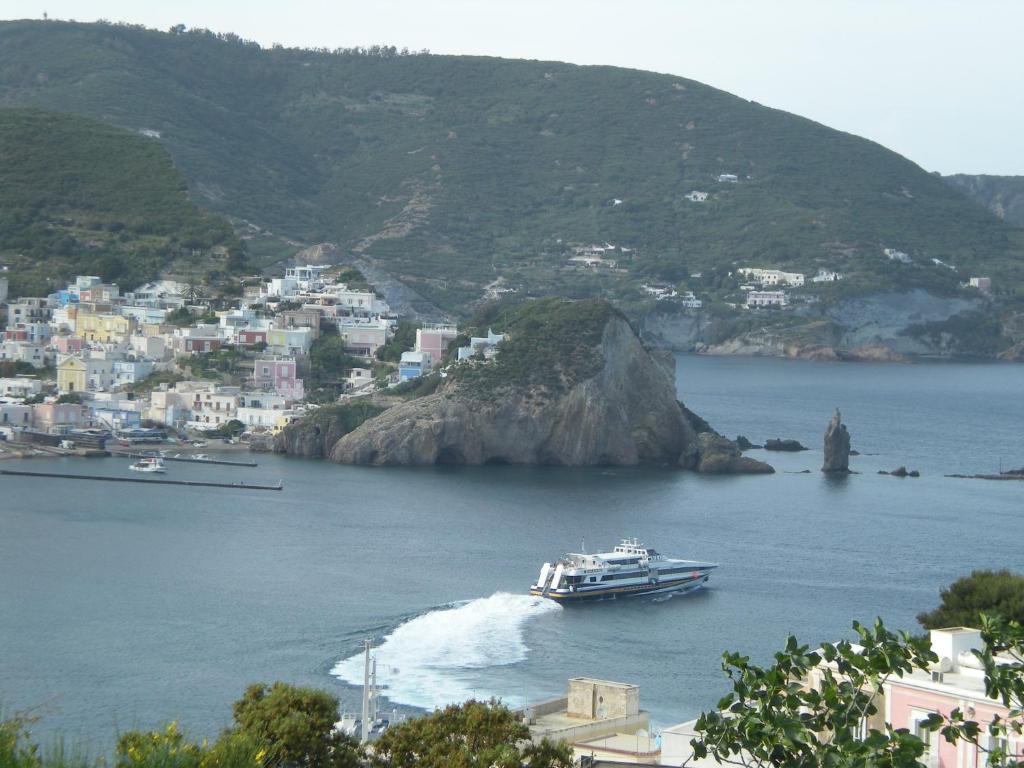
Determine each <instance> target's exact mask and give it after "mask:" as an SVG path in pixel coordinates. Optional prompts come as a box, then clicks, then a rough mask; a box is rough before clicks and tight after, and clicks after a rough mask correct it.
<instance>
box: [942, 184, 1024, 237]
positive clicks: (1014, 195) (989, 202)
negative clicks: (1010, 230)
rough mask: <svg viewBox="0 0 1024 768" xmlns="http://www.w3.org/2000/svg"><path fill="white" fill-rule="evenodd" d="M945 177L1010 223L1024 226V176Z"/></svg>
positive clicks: (955, 186)
mask: <svg viewBox="0 0 1024 768" xmlns="http://www.w3.org/2000/svg"><path fill="white" fill-rule="evenodd" d="M945 179H946V181H947V182H948V183H949V184H951V185H952V186H953V187H954V188H956V189H959V190H960V191H961V192H964V193H966V194H967V195H968V196H969V197H971V198H973V199H974V200H976V201H977V202H979V203H981V204H982V205H983V206H985V207H986V208H988V209H989V210H990V211H992V213H994V214H995V215H996V216H998V217H999V218H1000V219H1003V220H1004V221H1006V222H1007V223H1008V224H1012V225H1014V226H1017V227H1024V176H986V175H978V176H971V175H968V174H964V173H958V174H955V175H953V176H946V177H945Z"/></svg>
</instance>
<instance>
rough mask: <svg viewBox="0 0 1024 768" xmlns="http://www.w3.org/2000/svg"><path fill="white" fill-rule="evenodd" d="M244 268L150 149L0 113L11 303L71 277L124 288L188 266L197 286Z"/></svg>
mask: <svg viewBox="0 0 1024 768" xmlns="http://www.w3.org/2000/svg"><path fill="white" fill-rule="evenodd" d="M218 246H219V247H218ZM243 258H244V256H243V249H242V245H241V243H240V242H239V241H238V239H237V238H236V237H235V235H234V232H233V231H232V228H231V225H230V224H229V222H228V221H227V220H226V219H225V218H224V217H223V216H220V215H217V214H211V213H208V212H204V211H202V210H200V209H199V208H198V207H197V206H196V205H195V203H193V202H192V201H191V200H190V199H189V197H188V194H187V188H186V184H185V180H184V179H183V178H182V176H181V174H180V173H179V172H178V171H177V170H175V168H174V166H173V165H172V164H171V159H170V157H169V156H168V154H167V151H166V150H165V149H164V148H163V147H162V146H161V145H160V143H159V142H157V141H154V140H153V139H149V138H145V137H143V136H139V135H138V134H133V133H130V132H128V131H125V130H123V129H121V128H115V127H113V126H110V125H107V124H105V123H102V122H99V121H96V120H92V119H88V118H83V117H79V116H77V115H69V114H56V113H52V112H44V111H41V110H37V109H11V108H6V109H0V262H2V263H4V264H6V265H7V266H8V267H9V271H8V275H9V277H10V283H11V285H10V293H11V295H12V296H19V295H39V294H45V293H47V292H49V291H52V290H53V289H54V288H55V287H57V286H58V285H59V284H60V283H61V282H62V281H63V280H65V279H67V278H68V277H71V276H73V275H75V274H96V275H100V276H102V277H103V278H104V279H106V280H112V281H117V282H119V283H120V284H121V285H122V286H123V287H125V288H129V287H132V286H133V285H135V284H138V283H140V282H142V281H144V280H147V279H150V278H152V277H155V276H156V275H157V274H158V273H159V272H160V271H161V270H162V269H164V268H165V267H167V266H168V265H170V264H172V263H174V262H176V261H178V262H181V263H183V264H184V263H188V262H190V261H192V260H193V259H194V260H195V261H196V265H195V266H196V274H197V277H199V278H202V277H204V276H206V275H208V274H210V273H211V272H217V271H224V270H228V269H230V268H233V267H239V266H241V263H242V260H243ZM229 262H230V263H229Z"/></svg>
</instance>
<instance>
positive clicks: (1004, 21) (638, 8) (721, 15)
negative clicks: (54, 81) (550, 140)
mask: <svg viewBox="0 0 1024 768" xmlns="http://www.w3.org/2000/svg"><path fill="white" fill-rule="evenodd" d="M44 12H45V13H47V14H48V15H49V18H51V19H58V18H59V19H64V20H71V19H74V20H77V21H95V20H98V19H105V20H108V21H114V22H126V23H132V24H143V25H145V26H147V27H153V28H156V29H163V30H166V29H167V28H168V27H170V26H171V25H173V24H179V23H180V24H185V25H186V26H188V27H206V28H208V29H211V30H213V31H216V32H233V33H235V34H238V35H239V36H241V37H243V38H246V39H251V40H256V41H257V42H259V43H260V44H261V45H264V46H270V45H273V44H275V43H280V44H282V45H286V46H289V47H304V48H319V47H326V48H336V47H351V46H355V45H364V46H369V45H373V44H387V45H395V46H397V47H399V48H402V47H408V48H410V49H413V50H419V49H423V48H427V49H429V50H430V51H431V52H433V53H438V54H451V55H488V56H497V57H502V58H525V59H545V60H557V61H566V62H570V63H575V64H585V65H588V64H604V65H610V66H622V67H631V68H636V69H645V70H651V71H656V72H664V73H668V74H674V75H678V76H681V77H687V78H690V79H693V80H697V81H700V82H703V83H706V84H708V85H711V86H713V87H715V88H720V89H722V90H725V91H729V92H730V93H733V94H736V95H737V96H740V97H742V98H745V99H750V100H752V101H756V102H758V103H760V104H764V105H765V106H770V107H774V108H777V109H782V110H785V111H787V112H792V113H795V114H798V115H801V116H803V117H807V118H809V119H811V120H815V121H817V122H820V123H823V124H825V125H828V126H830V127H832V128H835V129H838V130H841V131H846V132H849V133H853V134H857V135H859V136H863V137H865V138H868V139H871V140H873V141H876V142H878V143H880V144H882V145H883V146H885V147H888V148H889V149H892V150H894V151H896V152H899V153H900V154H902V155H905V156H906V157H908V158H909V159H911V160H913V161H914V162H916V163H918V164H919V165H920V166H921V167H923V168H925V169H926V170H928V171H938V172H940V173H943V174H952V173H987V174H995V175H1024V152H1021V151H1020V149H1019V126H1020V125H1021V124H1022V123H1024V100H1022V99H1020V98H1013V97H1012V96H1011V94H1013V93H1016V92H1018V90H1019V83H1017V82H1016V77H1017V75H1018V73H1019V72H1020V71H1021V70H1022V64H1024V55H1022V54H1021V53H1020V50H1021V49H1020V47H1019V45H1018V41H1017V39H1016V38H1017V34H1018V30H1020V29H1021V28H1024V4H1016V3H1012V2H1009V1H1008V0H979V2H973V3H965V2H953V1H952V0H935V1H933V2H926V0H903V2H898V3H891V2H882V0H865V1H861V2H854V0H836V2H830V3H827V4H825V3H819V2H812V1H811V0H785V1H784V2H781V3H773V4H765V3H757V2H752V1H751V0H721V1H720V2H717V3H714V4H701V3H699V2H696V1H695V0H640V2H635V3H633V4H631V5H630V6H629V7H628V9H625V10H624V7H623V6H622V5H621V4H619V3H614V2H611V0H562V1H561V2H555V3H552V2H542V0H521V1H520V2H517V3H506V2H491V3H484V2H479V1H477V0H435V2H431V3H416V2H408V0H379V2H376V3H374V4H372V6H369V7H365V6H356V5H355V4H353V3H350V2H335V3H330V2H325V1H324V0H297V1H296V2H294V3H291V4H289V6H288V7H287V8H284V7H283V6H281V5H280V4H277V3H272V2H265V1H264V2H260V1H257V2H251V3H242V2H240V1H239V0H211V1H210V2H199V0H178V1H177V2H169V3H149V4H146V3H138V2H129V1H128V0H95V1H94V2H89V3H87V4H85V3H81V2H75V0H54V1H52V2H42V1H41V0H8V2H6V3H5V8H4V9H3V10H2V11H0V16H2V18H4V19H15V18H37V19H38V18H42V15H43V13H44Z"/></svg>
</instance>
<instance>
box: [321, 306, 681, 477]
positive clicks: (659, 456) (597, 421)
mask: <svg viewBox="0 0 1024 768" xmlns="http://www.w3.org/2000/svg"><path fill="white" fill-rule="evenodd" d="M571 304H572V303H571V302H560V303H559V306H557V307H555V306H554V305H551V304H550V303H549V304H548V305H547V306H545V307H544V311H545V312H546V311H548V310H551V309H555V310H556V311H563V310H565V309H566V308H570V311H571ZM539 314H541V315H542V314H543V312H542V313H539ZM522 319H523V322H522V323H521V327H520V329H519V333H518V334H517V333H516V331H515V330H513V332H512V333H513V335H512V337H511V339H510V341H509V342H506V344H509V345H510V346H513V345H516V344H518V345H520V346H524V345H526V344H528V343H530V341H531V340H543V341H545V342H547V343H549V344H551V345H554V346H558V344H559V340H558V339H554V338H551V337H549V336H548V333H547V332H548V331H549V330H551V329H550V328H547V327H546V326H547V325H548V324H547V323H545V322H544V320H543V318H541V319H540V320H538V318H537V317H532V318H531V317H530V313H529V312H526V313H523V314H522ZM537 323H539V324H537ZM531 325H532V326H533V327H531ZM507 351H508V353H509V359H510V360H513V361H514V360H515V359H516V358H517V351H518V350H517V349H516V348H514V346H513V348H510V349H509V350H507ZM505 352H506V351H505V350H503V351H502V352H501V353H500V354H499V355H498V359H497V360H496V361H490V362H478V363H472V364H470V365H476V366H478V367H481V368H483V367H484V366H493V367H494V368H493V371H487V373H488V375H487V376H472V375H467V376H454V375H453V376H450V377H449V381H448V382H447V383H446V384H445V386H444V387H443V388H442V389H441V391H438V392H436V393H434V394H432V395H428V396H426V397H423V398H419V399H417V400H413V401H410V402H407V403H403V404H401V405H398V406H395V407H394V408H391V409H390V410H388V411H386V412H385V413H383V414H382V415H380V416H378V417H376V418H374V419H371V420H369V421H367V422H365V423H364V424H363V425H362V426H360V427H359V428H357V429H356V430H354V431H353V432H351V433H349V434H347V435H345V436H344V437H342V438H341V439H340V440H338V442H337V443H336V444H335V445H334V447H333V449H332V450H331V452H330V458H331V459H332V460H334V461H336V462H339V463H345V464H444V463H455V464H487V463H512V464H555V465H566V466H587V465H619V466H630V465H638V464H648V465H676V464H677V463H679V462H680V461H682V464H683V465H684V466H688V467H693V466H695V465H696V462H697V458H698V457H697V453H698V447H697V439H696V435H695V433H694V430H693V428H692V427H691V425H690V424H689V422H688V421H687V420H686V418H685V417H684V416H683V412H682V409H681V408H680V407H679V404H678V403H677V402H676V390H675V381H674V376H673V373H672V371H671V369H670V368H668V367H666V366H663V365H661V364H659V363H658V362H657V361H656V360H655V359H654V358H652V357H651V355H650V354H648V352H647V351H646V350H645V349H644V347H643V346H642V345H641V344H640V341H639V339H637V337H636V335H635V334H634V333H633V331H632V329H631V328H630V326H629V324H628V323H627V322H626V320H625V319H624V318H622V317H621V316H620V315H618V314H617V313H614V312H608V313H607V317H606V319H605V321H604V323H603V328H601V329H600V334H599V341H598V344H597V345H596V352H597V353H598V355H599V361H598V362H597V364H596V365H594V366H593V367H594V368H595V369H596V370H594V372H593V373H592V374H591V375H587V376H586V377H585V378H582V379H581V380H579V381H572V380H571V379H570V380H569V381H567V382H566V381H564V379H565V372H561V375H560V376H559V378H558V380H557V381H555V382H554V383H553V382H544V381H541V380H537V379H536V377H533V376H527V377H525V378H526V381H525V382H520V383H515V384H513V383H509V384H507V385H506V384H502V383H501V380H500V378H501V377H495V376H494V375H492V373H493V372H496V373H498V374H500V373H501V369H500V366H499V364H498V363H499V362H500V361H501V360H502V358H504V357H505ZM580 352H581V350H574V351H573V353H572V354H573V355H574V356H576V355H578V354H579V353H580ZM590 362H593V361H587V362H585V363H584V365H583V367H584V368H589V363H590ZM464 365H465V364H464ZM506 367H507V366H506ZM588 372H589V370H588ZM511 373H512V372H511V371H509V374H510V376H509V378H512V376H511ZM495 378H498V379H499V380H498V381H497V382H495V381H494V379H495ZM558 382H561V383H562V384H563V386H559V385H558Z"/></svg>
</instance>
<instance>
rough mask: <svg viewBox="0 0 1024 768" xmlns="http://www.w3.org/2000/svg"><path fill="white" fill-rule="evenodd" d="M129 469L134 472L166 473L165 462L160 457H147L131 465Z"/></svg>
mask: <svg viewBox="0 0 1024 768" xmlns="http://www.w3.org/2000/svg"><path fill="white" fill-rule="evenodd" d="M128 469H130V470H132V471H133V472H166V471H167V470H166V469H164V460H163V459H161V458H160V457H158V456H147V457H146V458H142V459H139V460H138V461H136V462H135V463H134V464H130V465H129V466H128Z"/></svg>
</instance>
